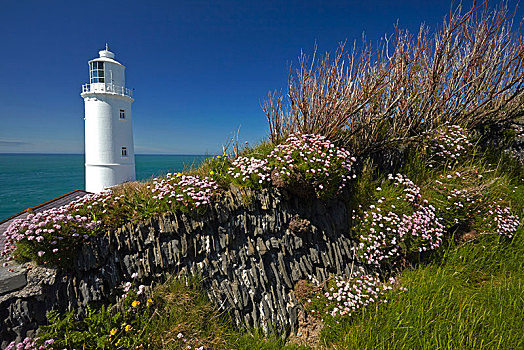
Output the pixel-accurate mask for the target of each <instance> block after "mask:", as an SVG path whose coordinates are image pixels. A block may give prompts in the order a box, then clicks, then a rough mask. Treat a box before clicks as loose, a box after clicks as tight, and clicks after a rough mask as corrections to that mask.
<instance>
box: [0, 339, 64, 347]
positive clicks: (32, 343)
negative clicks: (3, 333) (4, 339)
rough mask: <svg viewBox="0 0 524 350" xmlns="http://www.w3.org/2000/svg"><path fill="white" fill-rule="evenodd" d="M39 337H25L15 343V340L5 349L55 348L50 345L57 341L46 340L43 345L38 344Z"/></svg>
mask: <svg viewBox="0 0 524 350" xmlns="http://www.w3.org/2000/svg"><path fill="white" fill-rule="evenodd" d="M38 339H39V338H35V339H31V338H25V339H24V340H23V341H22V342H21V343H18V344H17V343H15V342H14V341H13V342H11V343H9V345H7V347H6V348H5V350H15V349H16V350H21V349H23V350H41V349H47V350H53V348H51V347H49V348H48V346H49V345H51V344H53V343H54V342H55V341H54V339H49V340H46V341H45V342H44V343H43V344H42V345H37V341H38Z"/></svg>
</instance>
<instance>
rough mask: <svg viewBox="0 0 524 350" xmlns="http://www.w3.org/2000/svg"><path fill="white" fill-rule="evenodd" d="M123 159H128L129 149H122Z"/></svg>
mask: <svg viewBox="0 0 524 350" xmlns="http://www.w3.org/2000/svg"><path fill="white" fill-rule="evenodd" d="M122 157H127V147H122Z"/></svg>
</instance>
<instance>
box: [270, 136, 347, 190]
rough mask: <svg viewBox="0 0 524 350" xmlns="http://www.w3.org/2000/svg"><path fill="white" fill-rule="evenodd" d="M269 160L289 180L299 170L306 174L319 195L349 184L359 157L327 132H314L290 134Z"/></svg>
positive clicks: (303, 174) (273, 167)
mask: <svg viewBox="0 0 524 350" xmlns="http://www.w3.org/2000/svg"><path fill="white" fill-rule="evenodd" d="M268 160H269V165H270V167H271V169H274V170H275V171H277V172H278V174H279V175H280V177H282V178H283V179H284V180H285V181H288V182H293V181H294V180H295V175H297V174H300V175H301V176H303V177H304V178H305V179H306V180H307V181H308V182H309V183H311V184H312V185H313V187H314V189H315V192H316V194H317V196H319V197H321V196H324V195H325V194H328V195H329V194H332V193H334V192H336V191H338V190H340V189H342V188H343V187H345V186H346V184H347V182H348V181H349V179H350V178H351V174H350V173H351V170H352V165H353V163H354V162H355V161H356V159H355V158H354V157H352V156H351V154H350V153H349V151H347V150H345V149H343V148H340V147H336V146H335V144H333V143H332V142H331V141H329V140H328V139H327V138H325V137H324V136H320V135H311V134H291V135H289V137H288V138H287V139H286V141H285V142H284V143H282V144H280V145H278V146H277V147H275V149H274V150H273V151H272V152H271V153H270V154H269V156H268ZM353 177H355V175H353Z"/></svg>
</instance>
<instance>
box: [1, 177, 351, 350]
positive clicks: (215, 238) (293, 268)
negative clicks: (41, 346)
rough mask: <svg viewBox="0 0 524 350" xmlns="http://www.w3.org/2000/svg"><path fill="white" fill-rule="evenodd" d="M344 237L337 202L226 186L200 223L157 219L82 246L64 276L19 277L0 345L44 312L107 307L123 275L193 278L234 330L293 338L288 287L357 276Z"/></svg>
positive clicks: (6, 304)
mask: <svg viewBox="0 0 524 350" xmlns="http://www.w3.org/2000/svg"><path fill="white" fill-rule="evenodd" d="M348 231H349V230H348V212H347V209H346V205H345V203H344V202H343V201H341V200H332V201H328V202H323V201H320V200H306V199H300V198H298V197H296V196H294V197H292V196H288V194H287V193H286V192H285V191H283V190H279V189H268V190H262V191H251V190H247V189H238V188H236V187H232V188H231V190H230V191H227V192H225V193H223V194H222V195H220V197H219V198H218V199H217V200H216V201H215V202H214V204H213V205H212V208H211V209H210V210H208V212H207V213H206V214H205V215H204V216H203V217H199V218H193V217H191V216H190V215H187V214H183V213H180V212H177V213H166V214H163V215H160V216H156V217H153V218H151V219H149V220H148V221H147V222H142V223H138V224H132V223H128V224H126V225H125V226H123V227H121V228H119V229H117V230H115V231H111V232H107V233H106V234H104V235H100V236H98V237H92V238H91V240H90V242H89V243H88V244H85V245H84V246H83V247H82V251H81V252H80V253H79V254H78V256H77V259H76V261H75V263H74V267H73V271H71V272H64V271H57V270H54V269H48V268H44V267H34V268H32V269H30V270H28V273H27V278H28V284H27V285H26V287H24V288H23V289H22V290H19V291H16V292H12V293H9V294H7V295H2V296H0V322H1V324H0V339H1V340H2V341H1V342H0V345H1V346H2V347H4V346H6V345H7V343H8V342H9V341H12V340H15V339H17V340H20V339H23V338H24V337H25V336H26V335H29V336H32V335H34V332H35V330H36V329H37V327H38V325H40V324H43V323H44V322H45V314H46V312H47V311H49V310H51V309H58V310H60V311H66V310H77V311H78V312H81V311H82V310H83V309H85V306H86V305H87V304H88V303H92V304H95V305H100V304H106V303H108V302H111V301H114V290H115V287H116V286H118V285H119V284H120V283H121V282H123V281H129V280H130V276H131V275H132V274H133V273H137V274H138V278H137V279H138V281H139V283H142V284H149V283H151V282H152V281H158V280H160V279H162V277H165V276H166V275H167V274H178V273H198V274H200V276H201V277H202V278H203V283H204V287H205V289H206V290H207V292H208V294H209V296H210V297H211V299H212V300H213V301H214V302H216V304H217V305H218V306H219V307H221V308H224V309H226V310H228V311H229V313H230V314H231V316H232V317H233V320H234V321H235V322H236V323H237V324H238V325H244V326H246V327H249V328H253V327H257V328H262V329H263V330H265V331H272V330H279V331H282V330H284V331H291V332H294V331H296V329H297V327H298V320H297V314H298V310H299V309H300V307H301V306H300V305H299V303H298V301H297V300H296V298H295V296H294V294H293V292H292V289H293V287H294V285H295V283H297V282H298V281H299V280H301V279H306V278H307V277H308V275H312V276H315V277H316V278H318V279H319V280H323V279H326V278H327V277H328V276H329V275H330V274H338V275H349V274H350V273H351V271H352V270H356V269H357V267H358V262H357V261H356V260H354V257H353V254H352V251H351V247H352V246H353V244H354V242H353V241H352V240H351V238H350V237H348V236H347V232H348Z"/></svg>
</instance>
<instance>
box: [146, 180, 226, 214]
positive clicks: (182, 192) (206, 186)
mask: <svg viewBox="0 0 524 350" xmlns="http://www.w3.org/2000/svg"><path fill="white" fill-rule="evenodd" d="M217 189H218V185H217V184H216V183H215V181H213V180H212V179H211V178H209V177H205V178H203V179H202V178H200V177H198V176H191V175H185V174H180V173H178V174H167V176H166V177H165V178H161V179H158V178H155V179H153V184H152V186H151V187H150V190H151V192H152V193H153V197H152V198H153V199H155V200H156V201H157V202H164V203H166V204H168V206H175V207H185V208H188V209H189V210H191V209H192V208H198V207H200V206H204V205H206V204H210V203H211V197H212V196H213V195H214V194H215V193H216V190H217Z"/></svg>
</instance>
